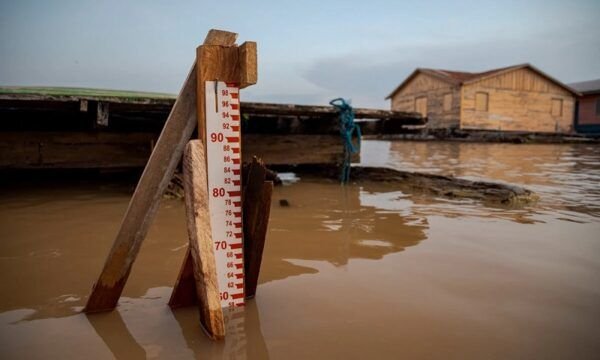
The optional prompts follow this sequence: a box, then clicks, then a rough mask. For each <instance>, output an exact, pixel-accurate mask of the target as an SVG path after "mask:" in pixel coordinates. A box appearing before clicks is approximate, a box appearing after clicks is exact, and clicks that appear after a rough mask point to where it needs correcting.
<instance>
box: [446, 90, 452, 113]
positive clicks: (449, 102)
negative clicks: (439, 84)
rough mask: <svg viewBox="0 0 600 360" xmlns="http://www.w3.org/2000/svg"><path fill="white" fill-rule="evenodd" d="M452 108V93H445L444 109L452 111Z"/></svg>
mask: <svg viewBox="0 0 600 360" xmlns="http://www.w3.org/2000/svg"><path fill="white" fill-rule="evenodd" d="M451 109H452V94H445V95H444V111H450V110H451Z"/></svg>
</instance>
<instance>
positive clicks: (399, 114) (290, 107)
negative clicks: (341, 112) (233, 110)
mask: <svg viewBox="0 0 600 360" xmlns="http://www.w3.org/2000/svg"><path fill="white" fill-rule="evenodd" d="M242 109H243V111H242V112H243V113H244V114H248V115H283V116H285V115H296V116H311V117H335V116H337V114H338V112H337V110H336V109H334V108H333V106H313V105H295V104H270V103H254V102H253V103H250V102H244V103H242ZM354 115H355V117H356V118H357V119H382V120H398V121H405V122H406V124H407V125H419V124H423V123H424V119H423V118H422V117H421V115H419V114H418V113H415V112H404V111H389V110H380V109H364V108H354Z"/></svg>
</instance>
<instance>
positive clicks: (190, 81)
mask: <svg viewBox="0 0 600 360" xmlns="http://www.w3.org/2000/svg"><path fill="white" fill-rule="evenodd" d="M195 87H196V66H195V65H194V66H192V69H191V70H190V73H189V75H188V77H187V79H186V81H185V83H184V86H183V88H182V90H181V92H180V93H179V96H178V98H177V101H176V102H175V105H174V106H173V109H172V110H171V113H170V114H169V118H168V119H167V122H166V123H165V127H164V129H163V131H162V132H161V135H160V137H159V138H158V141H157V142H156V145H155V147H154V150H153V151H152V154H151V155H150V159H149V160H148V163H147V164H146V167H145V169H144V172H143V174H142V176H141V178H140V181H139V182H138V185H137V187H136V190H135V192H134V193H133V196H132V198H131V201H130V202H129V207H128V208H127V211H126V213H125V216H124V218H123V222H122V224H121V227H120V229H119V233H118V234H117V237H116V239H115V241H114V243H113V246H112V248H111V250H110V253H109V255H108V258H107V260H106V263H105V264H104V268H103V269H102V273H101V274H100V277H99V278H98V281H96V283H95V285H94V287H93V289H92V293H91V295H90V297H89V299H88V302H87V304H86V306H85V309H84V311H85V312H98V311H107V310H112V309H114V307H115V306H116V305H117V302H118V300H119V297H120V296H121V293H122V291H123V287H124V286H125V282H126V281H127V278H128V276H129V273H130V271H131V267H132V265H133V262H134V261H135V259H136V257H137V254H138V252H139V250H140V247H141V245H142V241H143V240H144V238H145V236H146V233H147V232H148V229H149V227H150V224H151V223H152V219H153V218H154V215H155V214H156V211H157V210H158V205H159V203H160V199H161V197H162V194H163V192H164V190H165V188H166V187H167V185H168V183H169V181H170V180H171V178H172V177H173V173H174V171H175V167H176V166H177V164H178V162H179V160H180V159H181V154H182V153H183V149H184V146H185V144H186V143H187V141H188V140H189V138H190V137H191V135H192V132H193V131H194V128H195V126H196V112H195V108H196V91H195Z"/></svg>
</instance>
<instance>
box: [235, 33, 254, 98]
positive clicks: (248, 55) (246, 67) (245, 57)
mask: <svg viewBox="0 0 600 360" xmlns="http://www.w3.org/2000/svg"><path fill="white" fill-rule="evenodd" d="M239 52H240V55H239V61H240V63H239V72H240V73H239V85H240V88H241V89H243V88H245V87H247V86H250V85H254V84H256V82H257V81H258V65H257V56H258V55H257V49H256V43H255V42H254V41H246V42H245V43H243V44H242V45H241V46H240V48H239Z"/></svg>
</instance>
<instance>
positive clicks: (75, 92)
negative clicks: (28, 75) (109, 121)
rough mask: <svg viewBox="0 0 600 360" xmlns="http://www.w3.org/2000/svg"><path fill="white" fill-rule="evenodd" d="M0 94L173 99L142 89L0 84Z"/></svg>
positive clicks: (172, 95) (171, 96)
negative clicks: (126, 89)
mask: <svg viewBox="0 0 600 360" xmlns="http://www.w3.org/2000/svg"><path fill="white" fill-rule="evenodd" d="M0 94H9V95H34V96H74V97H82V98H107V97H108V98H122V99H148V100H152V99H156V100H159V99H160V100H167V99H169V100H170V99H175V98H176V97H177V96H176V95H174V94H164V93H152V92H142V91H125V90H106V89H88V88H71V87H29V86H0Z"/></svg>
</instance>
